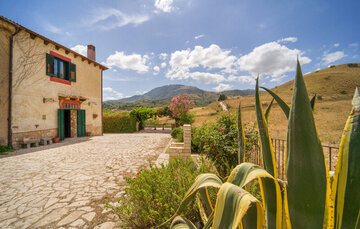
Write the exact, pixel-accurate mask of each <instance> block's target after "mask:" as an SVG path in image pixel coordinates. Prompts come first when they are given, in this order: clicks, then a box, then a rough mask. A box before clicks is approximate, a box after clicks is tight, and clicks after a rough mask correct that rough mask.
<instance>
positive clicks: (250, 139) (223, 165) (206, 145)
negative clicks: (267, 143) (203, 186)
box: [191, 113, 258, 177]
mask: <svg viewBox="0 0 360 229" xmlns="http://www.w3.org/2000/svg"><path fill="white" fill-rule="evenodd" d="M237 131H238V130H237V126H236V116H235V115H230V114H228V113H224V114H222V116H221V117H219V118H218V119H217V121H216V123H206V124H204V125H203V126H201V127H198V128H193V130H192V134H191V150H192V152H197V153H206V155H207V156H208V158H210V159H211V160H212V161H213V162H214V165H215V167H216V169H217V171H218V172H219V174H220V176H222V177H226V176H228V175H229V173H230V171H231V170H232V168H234V167H235V166H236V165H237V164H238V161H237V151H238V136H237V134H238V132H237ZM245 134H246V140H245V142H246V152H248V153H249V154H250V153H251V152H252V149H253V146H254V145H257V142H258V135H257V132H256V130H255V129H254V127H252V128H245Z"/></svg>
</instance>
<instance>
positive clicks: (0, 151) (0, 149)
mask: <svg viewBox="0 0 360 229" xmlns="http://www.w3.org/2000/svg"><path fill="white" fill-rule="evenodd" d="M11 151H14V150H13V149H12V148H11V147H9V146H3V145H0V154H3V153H6V152H11Z"/></svg>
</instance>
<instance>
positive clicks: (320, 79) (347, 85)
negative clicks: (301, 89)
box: [272, 63, 360, 102]
mask: <svg viewBox="0 0 360 229" xmlns="http://www.w3.org/2000/svg"><path fill="white" fill-rule="evenodd" d="M304 79H305V83H306V87H307V89H308V92H309V95H310V96H312V95H313V94H315V93H316V94H317V96H318V97H319V96H320V98H321V100H344V99H345V100H347V99H351V98H352V96H353V95H354V91H355V88H356V87H360V63H349V64H341V65H332V66H330V67H328V68H324V69H321V70H317V71H315V72H312V73H309V74H306V75H304ZM293 84H294V80H291V81H289V82H287V83H284V84H282V85H280V86H278V87H275V88H273V89H272V90H273V91H274V92H275V93H278V94H279V95H281V96H282V97H283V98H286V99H287V100H288V101H289V102H290V98H291V94H292V91H293Z"/></svg>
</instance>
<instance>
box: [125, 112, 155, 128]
mask: <svg viewBox="0 0 360 229" xmlns="http://www.w3.org/2000/svg"><path fill="white" fill-rule="evenodd" d="M155 113H156V110H155V109H152V108H144V107H138V108H135V109H133V110H132V111H131V112H130V116H132V117H133V118H134V119H135V120H136V121H137V122H139V129H140V130H142V129H144V123H145V121H146V120H148V119H150V118H152V117H154V116H155Z"/></svg>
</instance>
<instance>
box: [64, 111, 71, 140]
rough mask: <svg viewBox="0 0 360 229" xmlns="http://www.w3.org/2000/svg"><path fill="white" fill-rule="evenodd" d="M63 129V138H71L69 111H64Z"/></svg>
mask: <svg viewBox="0 0 360 229" xmlns="http://www.w3.org/2000/svg"><path fill="white" fill-rule="evenodd" d="M64 129H65V136H64V137H65V138H70V137H71V115H70V110H64Z"/></svg>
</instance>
